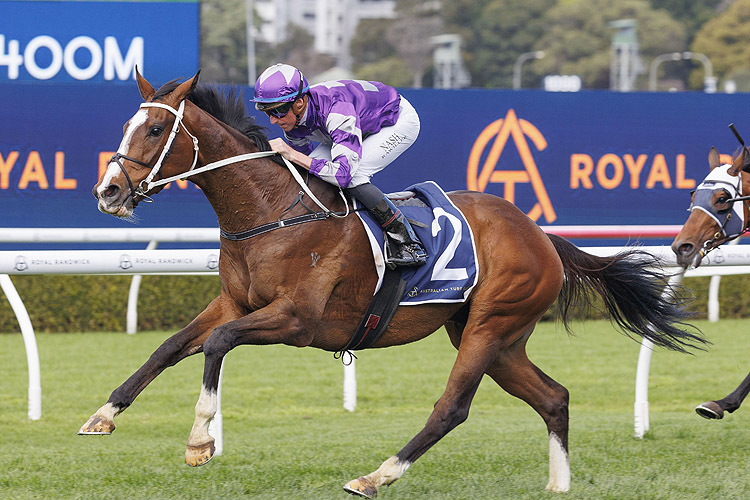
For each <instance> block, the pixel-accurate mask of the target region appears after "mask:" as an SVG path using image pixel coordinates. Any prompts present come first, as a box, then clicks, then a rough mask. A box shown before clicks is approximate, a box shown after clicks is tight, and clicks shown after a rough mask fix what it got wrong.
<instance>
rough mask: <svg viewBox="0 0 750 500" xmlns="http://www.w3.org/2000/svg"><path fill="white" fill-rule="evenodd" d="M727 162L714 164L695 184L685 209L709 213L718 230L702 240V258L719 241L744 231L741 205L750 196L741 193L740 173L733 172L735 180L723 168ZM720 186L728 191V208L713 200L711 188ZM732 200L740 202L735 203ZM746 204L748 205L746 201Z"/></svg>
mask: <svg viewBox="0 0 750 500" xmlns="http://www.w3.org/2000/svg"><path fill="white" fill-rule="evenodd" d="M730 167H731V165H722V166H720V167H716V168H715V169H714V170H712V171H711V173H710V174H709V175H708V176H707V177H706V178H705V179H704V180H703V182H701V183H700V185H699V186H698V187H697V188H696V190H695V193H694V196H693V201H692V203H691V204H690V208H688V211H689V212H691V213H692V212H693V211H695V210H700V211H701V212H704V213H705V214H706V215H708V216H709V217H711V218H712V219H713V220H714V222H716V223H717V224H718V225H719V230H718V231H716V233H714V236H713V238H711V239H710V240H707V241H705V242H704V243H703V247H702V248H701V250H700V256H701V258H703V257H704V256H706V254H708V253H709V252H710V251H711V250H714V249H715V248H718V247H719V246H720V245H721V244H723V243H726V242H727V241H731V240H733V239H735V238H738V237H740V236H742V235H743V234H745V233H746V232H748V230H749V229H748V228H747V226H746V221H745V210H744V209H745V206H746V205H747V202H748V200H750V196H743V195H742V175H741V174H739V175H737V176H736V177H737V182H736V183H734V182H733V177H735V176H732V175H730V174H729V173H728V172H727V171H728V170H729V168H730ZM718 190H722V191H725V192H727V193H728V194H729V198H728V199H727V200H726V203H728V204H729V206H728V208H726V209H723V210H719V209H717V208H716V207H715V206H714V204H713V202H712V201H713V194H714V192H716V191H718ZM736 202H742V203H740V204H739V206H738V205H736ZM748 206H750V205H748Z"/></svg>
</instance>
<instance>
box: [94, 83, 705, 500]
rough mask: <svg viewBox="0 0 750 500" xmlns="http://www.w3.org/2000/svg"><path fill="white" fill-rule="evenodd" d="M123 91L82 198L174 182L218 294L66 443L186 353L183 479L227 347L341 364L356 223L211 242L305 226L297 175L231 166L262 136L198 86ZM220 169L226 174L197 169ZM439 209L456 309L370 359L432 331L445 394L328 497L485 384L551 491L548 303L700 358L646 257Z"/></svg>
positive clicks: (259, 145) (129, 197)
mask: <svg viewBox="0 0 750 500" xmlns="http://www.w3.org/2000/svg"><path fill="white" fill-rule="evenodd" d="M136 80H137V83H138V88H139V90H140V93H141V95H142V97H143V98H144V100H145V102H144V103H143V104H141V106H140V109H139V110H138V111H137V112H136V113H135V115H133V117H132V118H131V119H130V120H129V121H128V122H127V124H126V125H125V127H124V137H123V139H122V142H121V144H120V147H119V149H118V151H117V153H116V154H115V155H114V157H113V158H112V160H111V161H110V163H109V166H108V168H107V170H106V171H105V173H104V174H103V176H102V178H101V179H100V181H99V182H98V184H97V185H96V186H95V187H94V195H95V196H96V198H97V199H98V208H99V210H100V211H102V212H104V213H108V214H112V215H115V216H117V217H126V218H127V217H130V216H131V215H132V214H133V210H134V208H135V207H136V205H137V204H138V203H139V202H141V201H144V200H150V199H151V197H153V196H155V195H156V194H157V193H158V192H159V190H160V189H162V188H163V183H161V182H162V181H157V180H155V179H157V178H158V177H159V176H164V179H163V181H168V180H169V179H172V178H174V176H178V177H181V176H190V177H189V179H190V180H192V181H193V182H194V183H195V184H196V185H198V186H199V187H200V188H201V190H202V191H203V193H204V194H205V195H206V197H207V198H208V200H209V201H210V203H211V205H212V207H213V209H214V210H215V211H216V216H217V218H218V224H219V227H220V229H221V233H222V239H221V252H220V261H219V275H220V280H221V293H220V295H219V296H218V297H217V298H215V299H214V300H213V301H212V302H211V303H210V304H209V305H208V307H207V308H206V309H205V310H204V311H203V312H202V313H201V314H199V315H198V316H197V317H196V318H195V319H194V320H193V321H192V322H191V323H190V324H189V325H188V326H186V327H185V328H184V329H182V330H180V331H179V332H178V333H176V334H175V335H173V336H172V337H170V338H169V339H167V340H166V341H165V342H164V343H163V344H162V345H161V346H160V347H159V348H158V349H157V350H156V351H155V352H154V353H153V355H152V356H151V357H150V358H149V359H148V360H147V361H146V363H145V364H144V365H143V366H142V367H141V368H139V369H138V370H137V371H136V372H135V373H134V374H133V375H132V376H131V377H130V378H128V379H127V380H126V381H125V382H124V383H123V384H122V385H121V386H120V387H118V388H117V389H115V390H114V392H112V395H111V396H110V397H109V400H108V401H107V402H106V404H105V405H104V406H102V407H101V408H99V410H97V411H96V413H95V414H94V415H93V416H92V417H91V418H90V419H89V420H88V421H87V422H86V423H85V424H84V425H83V426H82V427H81V429H80V431H79V433H80V434H109V433H111V432H112V431H113V430H114V428H115V424H114V418H115V416H116V415H118V414H119V413H121V412H122V411H123V410H125V408H127V407H128V406H130V405H131V404H132V403H133V401H134V399H135V398H136V396H137V395H138V394H139V393H140V392H141V391H142V390H143V389H144V388H145V387H146V386H147V385H148V384H149V383H150V382H151V381H152V380H153V379H154V378H155V377H156V376H157V375H158V374H159V373H161V372H162V371H163V370H164V369H165V368H167V367H168V366H171V365H174V364H175V363H177V362H179V361H180V360H182V359H183V358H185V357H187V356H190V355H192V354H196V353H199V352H201V351H202V352H203V355H204V361H205V365H204V373H203V381H202V387H201V391H200V396H199V398H198V402H197V404H196V407H195V421H194V425H193V427H192V430H191V431H190V435H189V437H188V440H187V450H186V453H185V460H186V462H187V463H188V465H191V466H197V465H202V464H204V463H206V462H208V460H210V459H211V457H212V455H213V453H214V444H213V438H211V436H210V435H209V434H208V425H209V422H210V421H211V419H212V418H213V416H214V414H215V412H216V406H217V401H216V392H217V387H218V382H219V370H220V367H221V363H222V359H223V358H224V356H225V355H226V354H227V353H228V352H229V351H230V350H231V349H233V348H235V347H237V346H239V345H242V344H254V345H259V344H286V345H290V346H297V347H303V346H310V347H316V348H319V349H324V350H328V351H332V352H336V351H341V350H342V348H343V346H346V345H347V342H348V341H349V339H350V337H351V336H352V334H353V332H354V331H355V330H356V328H357V325H358V324H359V322H360V320H361V319H362V317H363V315H364V311H365V310H366V308H367V306H368V304H369V302H370V300H371V299H372V296H373V293H374V290H375V286H376V283H377V274H376V270H375V267H374V264H373V255H372V252H371V250H370V245H369V243H368V241H367V236H366V234H365V232H364V229H363V228H362V225H361V223H360V221H359V220H358V219H357V217H326V218H324V220H316V221H315V222H311V223H308V224H301V225H297V226H294V227H283V228H279V229H278V230H275V231H269V232H265V233H263V234H260V235H259V236H256V237H254V238H251V239H242V240H235V239H233V238H229V239H228V238H226V237H224V236H225V235H230V234H241V233H242V232H246V231H248V230H249V229H251V228H255V227H257V226H261V225H264V224H268V223H273V222H274V221H276V220H277V219H278V218H279V217H280V214H282V212H284V211H285V210H286V215H285V216H289V217H296V216H302V215H304V214H306V213H307V212H308V209H306V208H305V206H307V205H312V202H311V201H310V200H309V199H308V198H307V196H306V197H305V200H306V205H305V206H303V204H301V203H298V204H296V205H295V204H294V200H295V198H297V197H298V195H299V194H300V193H299V191H300V186H298V185H297V184H296V183H295V180H294V178H293V175H292V171H291V170H294V173H295V174H297V175H300V173H301V174H306V172H304V171H301V172H298V171H297V170H296V168H292V169H289V170H288V169H286V168H285V167H283V166H281V165H280V163H278V161H276V160H275V159H274V158H272V157H261V158H255V157H253V158H251V159H247V158H248V157H247V156H242V155H245V154H246V153H248V152H257V151H263V150H268V149H269V145H268V141H267V139H266V137H265V135H264V134H263V130H264V129H263V127H259V126H257V125H254V124H253V121H252V118H250V117H248V116H247V115H246V111H245V107H244V103H243V101H242V99H241V98H240V97H238V96H237V93H236V92H234V91H232V90H231V89H229V91H227V89H221V88H213V87H203V86H200V87H199V86H197V82H198V74H196V75H195V76H194V77H193V78H191V79H189V80H187V81H185V82H183V83H178V82H176V81H174V82H170V83H168V84H165V85H164V86H162V87H161V88H160V89H159V90H154V88H153V87H152V86H151V84H150V83H148V82H147V81H146V80H145V79H144V78H143V77H142V76H141V75H140V74H139V73H137V72H136ZM236 155H240V156H239V157H237V156H236ZM228 158H232V159H231V160H228V161H226V162H223V161H222V160H226V159H228ZM220 161H222V164H223V163H227V164H226V165H224V166H222V167H221V168H213V167H215V166H216V165H217V163H216V162H220ZM307 187H308V189H309V190H310V192H312V193H314V195H315V196H316V197H317V198H319V200H320V202H321V204H323V205H326V206H327V207H331V210H332V211H336V212H337V213H341V212H344V213H345V212H346V207H345V200H344V199H343V198H342V197H341V196H340V192H339V191H338V190H337V189H335V188H333V186H331V185H329V184H325V183H324V182H323V181H320V180H319V179H317V178H315V177H311V178H310V179H309V184H308V186H307ZM449 196H450V199H451V200H452V202H453V203H454V204H455V205H456V206H457V207H458V208H459V209H460V211H461V212H462V213H463V214H464V216H465V217H466V219H467V220H468V223H469V225H470V227H471V230H472V232H473V234H474V237H475V241H476V242H477V244H476V254H477V262H478V279H477V284H476V286H475V287H474V288H473V289H472V291H471V293H470V296H469V297H468V298H467V300H466V301H465V302H463V303H434V304H424V305H416V306H411V307H401V308H399V309H398V310H397V312H396V314H395V316H394V317H393V319H392V322H391V323H390V326H389V328H388V329H387V330H386V331H385V333H384V334H383V335H382V336H381V337H380V338H379V340H378V341H377V342H376V343H375V344H374V347H377V348H380V347H388V346H395V345H401V344H406V343H409V342H414V341H417V340H420V339H422V338H424V337H426V336H428V335H430V334H431V333H433V332H435V331H436V330H438V329H439V328H440V327H441V326H443V325H444V326H445V329H446V330H447V333H448V335H449V337H450V340H451V342H452V343H453V345H454V346H455V348H456V349H457V350H458V355H457V358H456V361H455V364H454V366H453V369H452V371H451V373H450V376H449V379H448V383H447V387H446V388H445V392H444V393H443V395H442V396H441V397H440V399H439V400H438V401H437V402H436V403H435V406H434V409H433V410H432V413H431V414H430V416H429V418H428V419H427V423H426V425H425V426H424V428H423V429H422V430H421V431H420V432H419V433H418V434H417V435H416V436H415V437H414V438H413V439H412V440H411V441H409V442H408V443H407V444H406V446H405V447H404V448H402V449H401V450H400V451H398V452H397V453H396V454H395V455H393V456H392V457H390V458H389V459H387V460H386V461H385V462H383V464H382V465H381V466H380V467H379V468H378V469H377V470H376V471H374V472H372V473H370V474H367V475H365V476H362V477H359V478H357V479H354V480H352V481H350V482H348V483H347V484H346V485H345V486H344V488H345V490H346V491H348V492H349V493H353V494H356V495H360V496H363V497H367V498H371V497H373V496H375V495H376V494H377V491H378V488H379V487H380V486H381V485H384V484H390V483H393V482H394V481H396V480H397V479H398V478H399V477H401V476H402V474H403V473H404V472H405V471H406V469H407V468H408V467H409V466H410V465H411V464H413V463H414V461H415V460H417V458H419V457H420V456H421V455H422V454H424V453H425V452H426V451H427V450H428V449H429V448H430V447H431V446H433V445H434V444H435V443H436V442H437V441H438V440H440V439H441V438H442V437H443V436H445V435H446V434H447V433H448V432H449V431H450V430H451V429H453V428H454V427H456V426H457V425H459V424H460V423H461V422H463V421H464V420H465V419H466V418H467V416H468V412H469V405H470V404H471V401H472V398H473V397H474V394H475V392H476V390H477V388H478V386H479V383H480V381H481V379H482V377H483V375H484V374H487V375H489V376H490V377H491V378H492V379H493V380H494V381H495V382H496V383H497V384H498V385H500V387H502V388H503V389H504V390H506V391H507V392H508V393H510V394H512V395H513V396H516V397H518V398H520V399H522V400H524V401H525V402H527V403H528V404H529V405H530V406H531V407H532V408H534V410H536V412H537V413H538V414H539V415H540V416H541V417H542V419H543V420H544V422H545V424H546V426H547V431H548V440H549V450H550V456H549V462H550V469H549V470H550V473H549V482H548V484H547V489H548V490H553V491H566V490H568V489H569V487H570V468H569V461H568V391H567V390H566V389H565V388H564V387H563V386H562V385H560V384H558V383H557V382H555V381H554V380H552V379H551V378H550V377H548V376H547V375H546V374H544V373H543V372H542V371H541V370H540V369H539V368H537V367H536V366H535V365H534V364H532V362H531V361H529V359H528V358H527V356H526V350H525V346H526V342H527V341H528V339H529V336H530V335H531V333H532V331H533V330H534V326H535V325H536V323H537V322H538V321H539V319H540V318H541V317H542V315H543V314H544V313H545V312H546V311H547V310H548V309H549V307H550V306H551V305H552V304H553V303H554V302H555V300H558V301H559V306H560V308H561V316H562V319H563V321H566V320H567V319H568V315H569V313H571V314H572V312H573V309H575V304H577V303H586V301H587V300H588V299H587V297H588V292H589V291H594V292H595V293H598V295H600V296H601V297H602V298H603V303H604V305H605V307H606V308H607V310H608V311H609V313H610V314H611V315H612V317H613V319H614V321H615V322H616V323H618V325H619V326H620V327H622V328H621V329H622V330H623V332H624V333H626V334H628V335H632V336H636V337H647V338H649V339H650V340H651V341H653V342H654V343H655V344H657V345H660V346H664V347H667V348H671V349H675V350H685V349H688V348H690V347H696V346H700V345H702V342H703V338H702V335H701V334H700V332H697V331H696V330H694V329H692V328H691V327H689V325H686V324H684V323H683V319H684V317H685V316H684V312H683V310H682V308H681V307H680V305H679V304H678V303H676V302H675V301H674V300H673V299H666V298H663V297H662V287H663V286H664V282H665V280H664V276H663V275H662V273H661V272H660V271H659V270H657V269H655V268H654V267H653V265H654V261H653V259H651V258H649V256H648V255H643V254H642V253H640V252H638V251H637V250H635V249H631V250H630V251H627V252H624V253H622V254H620V255H617V256H613V257H596V256H593V255H589V254H587V253H585V252H583V251H581V250H579V249H578V248H577V247H575V246H574V245H573V244H572V243H570V242H569V241H567V240H565V239H563V238H561V237H557V236H547V235H546V234H545V233H544V232H543V231H542V230H541V229H540V228H539V227H538V226H537V225H536V224H535V223H534V222H533V221H532V220H531V219H529V218H528V217H527V216H526V215H525V214H523V213H522V212H521V211H520V210H518V209H517V208H516V207H515V206H513V205H512V204H511V203H509V202H507V201H505V200H503V199H502V198H499V197H496V196H493V195H489V194H484V193H477V192H469V191H457V192H452V193H449ZM290 206H293V208H291V209H288V207H290ZM186 223H189V221H186ZM311 255H312V256H313V257H312V260H311ZM316 257H317V258H316ZM431 257H432V256H431ZM668 295H669V294H665V296H668ZM584 298H586V300H579V299H584ZM565 324H566V326H567V323H565Z"/></svg>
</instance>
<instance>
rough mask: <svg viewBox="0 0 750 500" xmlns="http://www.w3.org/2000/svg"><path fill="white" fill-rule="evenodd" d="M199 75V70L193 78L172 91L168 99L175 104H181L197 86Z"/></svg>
mask: <svg viewBox="0 0 750 500" xmlns="http://www.w3.org/2000/svg"><path fill="white" fill-rule="evenodd" d="M200 74H201V70H198V72H197V73H196V74H195V76H194V77H192V78H191V79H190V80H186V81H184V82H182V83H181V84H179V85H178V86H177V88H176V89H174V91H173V92H172V93H171V94H169V95H170V98H173V99H174V100H175V102H181V101H182V100H183V99H185V97H186V96H187V95H188V94H189V93H190V92H192V91H193V90H195V87H196V86H197V85H198V76H199V75H200Z"/></svg>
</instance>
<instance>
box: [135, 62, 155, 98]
mask: <svg viewBox="0 0 750 500" xmlns="http://www.w3.org/2000/svg"><path fill="white" fill-rule="evenodd" d="M135 81H136V82H137V83H138V91H139V92H140V93H141V97H143V100H144V101H148V100H149V99H151V98H152V97H153V96H154V94H155V93H156V91H155V90H154V87H152V86H151V84H150V83H148V82H147V81H146V79H145V78H143V76H142V75H141V73H140V72H139V71H138V66H136V67H135Z"/></svg>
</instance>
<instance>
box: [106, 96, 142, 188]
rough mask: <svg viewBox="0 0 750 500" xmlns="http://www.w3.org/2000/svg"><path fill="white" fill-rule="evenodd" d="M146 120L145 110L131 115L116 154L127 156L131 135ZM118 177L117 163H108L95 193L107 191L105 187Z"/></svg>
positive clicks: (118, 168) (118, 167)
mask: <svg viewBox="0 0 750 500" xmlns="http://www.w3.org/2000/svg"><path fill="white" fill-rule="evenodd" d="M147 119H148V111H146V110H145V109H139V110H138V112H137V113H136V114H135V115H133V118H131V119H130V120H129V121H128V126H127V128H126V129H125V133H124V134H123V136H122V142H120V147H119V148H117V152H118V153H120V154H123V155H125V154H127V153H128V151H129V150H130V141H132V139H133V134H135V131H136V130H137V129H138V127H140V126H141V125H143V124H144V123H146V120H147ZM119 175H120V166H119V165H118V164H117V163H110V164H109V165H108V166H107V170H106V172H104V177H103V178H102V182H101V184H99V188H98V189H97V191H98V192H99V194H101V193H102V192H104V190H105V189H107V186H109V185H110V184H111V183H112V179H115V178H117V177H118V176H119Z"/></svg>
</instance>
